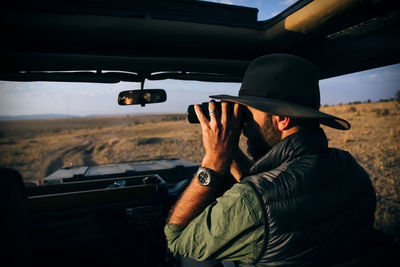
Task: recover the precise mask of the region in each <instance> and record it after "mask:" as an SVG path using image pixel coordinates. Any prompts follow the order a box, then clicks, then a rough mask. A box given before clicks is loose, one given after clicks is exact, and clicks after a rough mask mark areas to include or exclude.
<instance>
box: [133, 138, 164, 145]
mask: <svg viewBox="0 0 400 267" xmlns="http://www.w3.org/2000/svg"><path fill="white" fill-rule="evenodd" d="M162 141H163V138H158V137H148V138H142V139H139V140H138V143H137V144H138V145H150V144H157V143H161V142H162Z"/></svg>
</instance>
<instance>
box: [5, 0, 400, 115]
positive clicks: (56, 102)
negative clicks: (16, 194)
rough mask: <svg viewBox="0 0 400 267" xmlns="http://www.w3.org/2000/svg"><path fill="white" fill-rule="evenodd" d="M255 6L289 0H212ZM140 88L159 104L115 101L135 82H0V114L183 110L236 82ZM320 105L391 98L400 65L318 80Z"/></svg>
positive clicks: (266, 9)
mask: <svg viewBox="0 0 400 267" xmlns="http://www.w3.org/2000/svg"><path fill="white" fill-rule="evenodd" d="M213 2H219V3H226V4H236V5H247V6H251V7H255V8H258V9H259V15H258V20H265V19H269V18H271V17H273V16H275V15H276V14H278V13H280V12H281V11H283V10H284V9H286V8H287V7H289V6H290V5H291V4H293V3H294V2H295V0H277V1H272V0H255V1H250V0H215V1H213ZM145 88H146V89H149V88H161V89H165V90H166V91H167V101H166V102H165V103H157V104H149V105H146V106H145V107H140V106H119V105H118V104H117V97H118V93H119V92H120V91H124V90H132V89H140V84H139V83H127V82H120V83H117V84H93V83H62V82H25V83H24V82H7V81H0V116H20V115H38V114H65V115H71V116H89V115H105V114H136V113H165V112H168V113H175V112H186V110H187V106H188V105H190V104H194V103H201V102H206V101H209V100H210V98H209V97H208V96H209V95H212V94H219V93H224V94H231V95H237V93H238V91H239V88H240V84H239V83H208V82H197V81H178V80H163V81H146V82H145ZM320 90H321V105H335V104H339V103H349V102H354V101H367V100H368V99H370V100H371V101H378V100H380V99H389V98H393V97H394V96H395V94H396V92H397V91H398V90H400V64H396V65H391V66H386V67H382V68H377V69H372V70H368V71H363V72H358V73H354V74H348V75H344V76H339V77H335V78H330V79H325V80H321V81H320Z"/></svg>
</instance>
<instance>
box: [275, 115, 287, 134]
mask: <svg viewBox="0 0 400 267" xmlns="http://www.w3.org/2000/svg"><path fill="white" fill-rule="evenodd" d="M274 117H275V118H276V120H275V121H276V125H277V127H278V129H279V131H284V130H288V128H289V124H290V118H288V117H281V116H274Z"/></svg>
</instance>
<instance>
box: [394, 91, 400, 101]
mask: <svg viewBox="0 0 400 267" xmlns="http://www.w3.org/2000/svg"><path fill="white" fill-rule="evenodd" d="M395 99H396V101H397V103H400V90H399V91H397V92H396V97H395Z"/></svg>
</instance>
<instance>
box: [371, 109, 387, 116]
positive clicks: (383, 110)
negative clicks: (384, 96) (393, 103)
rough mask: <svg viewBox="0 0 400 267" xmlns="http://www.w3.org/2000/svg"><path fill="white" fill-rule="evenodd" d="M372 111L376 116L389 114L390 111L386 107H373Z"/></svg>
mask: <svg viewBox="0 0 400 267" xmlns="http://www.w3.org/2000/svg"><path fill="white" fill-rule="evenodd" d="M372 112H375V113H376V115H377V116H378V117H381V116H388V115H390V112H389V110H388V109H387V108H385V109H379V108H375V109H373V110H372Z"/></svg>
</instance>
